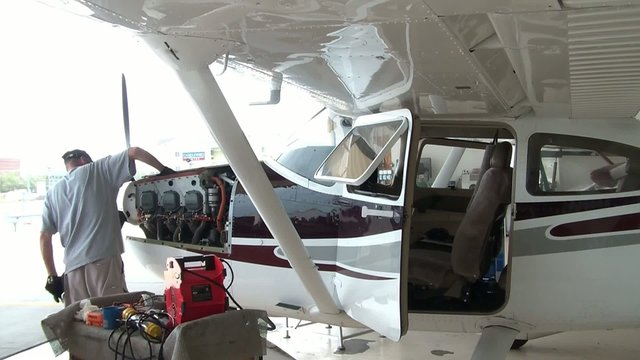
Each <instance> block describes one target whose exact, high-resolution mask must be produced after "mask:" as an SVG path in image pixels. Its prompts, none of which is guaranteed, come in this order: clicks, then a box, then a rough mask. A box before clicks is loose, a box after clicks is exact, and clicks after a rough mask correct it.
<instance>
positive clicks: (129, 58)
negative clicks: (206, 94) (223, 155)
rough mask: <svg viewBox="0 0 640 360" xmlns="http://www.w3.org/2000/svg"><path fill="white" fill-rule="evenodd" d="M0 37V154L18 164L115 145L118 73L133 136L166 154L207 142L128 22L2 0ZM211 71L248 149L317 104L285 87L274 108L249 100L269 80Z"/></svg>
mask: <svg viewBox="0 0 640 360" xmlns="http://www.w3.org/2000/svg"><path fill="white" fill-rule="evenodd" d="M49 2H51V3H55V2H56V1H54V0H49ZM0 44H1V46H2V52H1V54H2V55H1V57H0V124H1V130H0V158H3V157H13V158H15V157H17V158H20V159H21V163H22V168H23V169H22V170H23V173H27V174H32V173H42V172H43V169H46V168H52V169H58V170H64V167H63V164H62V161H61V159H60V156H61V155H62V153H64V152H65V151H67V150H70V149H74V148H81V149H85V150H87V152H89V154H90V155H91V156H92V157H93V158H94V159H97V158H99V157H102V156H106V155H109V154H114V153H117V152H119V151H121V150H123V149H124V148H125V140H124V130H123V122H122V95H121V74H123V73H124V74H125V75H126V78H127V92H128V98H129V115H130V122H131V145H132V146H140V147H143V148H145V149H147V150H149V151H150V152H152V153H153V154H154V155H156V156H157V157H158V158H159V159H160V160H161V161H163V162H169V163H170V162H171V161H173V160H174V159H175V152H176V151H202V150H205V149H207V148H208V147H210V145H213V144H215V143H214V142H213V140H212V138H211V136H210V134H209V131H208V129H207V128H206V126H205V123H204V121H203V119H202V116H201V115H200V113H199V112H198V110H197V108H196V107H195V106H194V104H193V103H192V100H191V98H190V97H189V95H188V94H187V92H186V91H185V89H184V88H183V87H182V84H181V83H180V82H179V80H178V78H177V76H176V75H175V73H174V72H173V70H172V69H171V68H170V67H169V66H168V65H166V64H165V63H163V62H162V61H161V60H160V59H159V58H158V57H156V55H155V54H153V52H152V51H151V50H149V49H148V48H147V47H146V45H145V44H144V43H142V42H141V41H139V40H138V39H137V38H136V37H135V35H134V34H133V33H131V32H129V31H126V30H124V29H119V28H114V27H113V26H112V25H110V24H105V23H101V22H99V21H97V20H94V19H91V18H88V17H83V16H79V15H76V14H73V13H70V12H68V11H65V10H62V9H60V8H56V7H52V6H50V5H48V4H45V3H42V2H38V1H35V0H2V1H0ZM212 68H213V72H214V74H216V73H217V71H218V70H220V69H221V68H220V67H215V68H214V67H212ZM216 79H217V80H218V82H219V85H220V87H221V88H222V90H223V92H225V94H226V95H227V100H228V101H229V103H230V106H231V108H232V110H233V111H234V113H235V115H236V117H237V118H238V120H239V122H240V124H241V126H242V127H243V129H244V130H245V132H246V133H247V136H248V137H249V139H250V141H251V142H252V144H254V149H256V148H262V147H266V148H267V149H269V148H272V147H274V145H273V144H272V143H273V142H274V141H275V142H276V143H277V142H278V141H280V139H284V138H287V137H289V136H291V129H292V128H295V127H292V126H291V124H295V123H300V122H304V121H305V120H307V119H308V118H309V117H311V116H312V115H313V114H314V113H315V112H317V111H318V110H319V109H320V108H321V106H320V105H319V104H317V103H315V102H314V101H313V100H311V99H310V98H309V97H308V96H307V95H306V94H299V93H297V92H295V91H294V90H291V89H289V88H286V87H283V94H282V104H281V105H279V106H278V107H277V108H274V107H270V106H248V105H247V104H249V103H250V102H254V101H261V100H265V99H266V98H268V95H269V85H268V84H269V83H268V82H265V83H261V82H257V81H256V80H255V79H254V78H252V77H251V76H247V74H244V75H238V74H236V73H234V72H233V71H231V70H227V71H226V72H224V74H222V75H220V76H216ZM294 104H295V105H294ZM274 124H277V125H274Z"/></svg>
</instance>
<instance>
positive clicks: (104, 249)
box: [40, 147, 174, 305]
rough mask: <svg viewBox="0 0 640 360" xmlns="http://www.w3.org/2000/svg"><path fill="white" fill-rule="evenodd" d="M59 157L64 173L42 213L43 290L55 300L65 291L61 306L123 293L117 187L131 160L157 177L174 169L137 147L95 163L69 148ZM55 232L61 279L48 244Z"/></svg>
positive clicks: (125, 176) (124, 178)
mask: <svg viewBox="0 0 640 360" xmlns="http://www.w3.org/2000/svg"><path fill="white" fill-rule="evenodd" d="M62 158H63V159H64V163H65V166H66V168H67V172H68V174H67V175H66V176H65V177H64V178H62V180H60V181H59V182H58V183H57V184H56V185H55V186H54V187H53V188H51V189H50V190H49V191H48V192H47V195H46V197H45V201H44V209H43V212H42V230H41V233H40V250H41V252H42V258H43V260H44V264H45V267H46V268H47V273H48V275H49V276H48V278H47V283H46V285H45V289H46V290H47V291H49V292H50V293H51V294H52V295H53V298H54V300H55V301H56V302H59V301H60V299H61V297H62V294H63V292H64V303H65V305H69V304H71V303H74V302H76V301H80V300H82V299H86V298H89V297H96V296H104V295H111V294H118V293H123V292H126V291H127V287H126V283H125V279H124V268H123V263H122V259H121V254H122V253H123V252H124V245H123V242H122V233H121V231H120V219H119V214H118V209H117V205H116V198H117V196H118V191H119V189H120V187H121V186H122V184H124V183H125V182H127V181H129V180H131V178H132V176H133V175H134V174H135V173H136V167H135V161H134V160H139V161H142V162H144V163H146V164H149V165H150V166H152V167H154V168H156V169H157V170H159V171H160V174H161V175H166V174H171V173H174V171H173V170H171V169H170V168H168V167H166V166H164V165H162V163H160V161H158V159H156V158H155V157H154V156H153V155H151V154H149V153H148V152H147V151H145V150H143V149H141V148H138V147H131V148H129V149H127V150H125V151H123V152H121V153H119V154H116V155H112V156H107V157H105V158H102V159H99V160H97V161H95V162H93V161H92V160H91V157H90V156H89V155H88V154H87V153H86V152H85V151H82V150H71V151H68V152H66V153H65V154H64V155H63V156H62ZM57 232H59V233H60V239H61V242H62V246H63V247H64V263H65V267H66V269H65V273H64V275H63V276H62V277H60V276H58V273H57V271H56V267H55V263H54V261H53V248H52V245H51V239H52V236H53V234H55V233H57Z"/></svg>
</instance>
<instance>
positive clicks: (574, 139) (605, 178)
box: [527, 133, 640, 195]
mask: <svg viewBox="0 0 640 360" xmlns="http://www.w3.org/2000/svg"><path fill="white" fill-rule="evenodd" d="M527 162H528V165H527V168H528V171H527V191H529V193H531V194H533V195H564V194H566V195H571V194H591V193H608V192H627V191H635V190H640V171H638V170H640V166H639V165H640V149H638V148H635V147H633V146H630V145H625V144H621V143H617V142H613V141H606V140H602V139H592V138H586V137H580V136H570V135H558V134H544V133H540V134H534V135H532V136H531V138H530V139H529V155H528V161H527Z"/></svg>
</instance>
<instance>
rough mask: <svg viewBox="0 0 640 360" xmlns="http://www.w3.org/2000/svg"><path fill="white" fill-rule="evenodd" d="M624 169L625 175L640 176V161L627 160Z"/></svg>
mask: <svg viewBox="0 0 640 360" xmlns="http://www.w3.org/2000/svg"><path fill="white" fill-rule="evenodd" d="M625 169H626V172H627V174H640V159H628V160H627V166H626V168H625Z"/></svg>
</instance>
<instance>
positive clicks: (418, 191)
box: [125, 118, 640, 333]
mask: <svg viewBox="0 0 640 360" xmlns="http://www.w3.org/2000/svg"><path fill="white" fill-rule="evenodd" d="M486 129H490V131H486V132H484V133H495V132H496V130H495V129H500V131H506V133H509V134H510V136H508V137H503V136H502V135H501V136H500V137H501V138H505V139H507V140H508V141H509V142H510V143H511V144H512V145H513V157H512V161H511V164H512V184H511V199H510V203H509V206H508V208H507V209H506V210H505V211H504V217H503V219H502V220H501V222H502V224H501V227H502V230H501V231H502V235H501V236H500V239H499V245H498V248H499V249H500V250H501V251H500V254H501V255H496V254H493V255H491V259H490V260H491V261H492V262H493V263H494V264H495V261H496V259H497V258H498V256H502V257H503V258H502V259H503V263H504V264H508V271H503V270H504V269H503V268H499V269H497V272H496V271H494V273H493V274H494V276H495V278H490V279H484V280H482V279H481V280H478V282H476V283H475V284H473V285H471V287H470V289H471V290H470V292H471V295H470V296H469V297H467V298H466V299H465V300H464V301H466V303H464V304H461V303H455V304H457V305H453V307H452V306H450V305H447V306H442V305H441V304H442V302H443V301H445V302H446V301H448V300H446V297H442V296H441V294H440V295H435V296H433V294H432V293H431V292H430V291H431V290H429V289H428V287H427V289H426V290H424V289H422V288H419V289H418V288H415V287H414V285H412V284H408V280H407V277H406V270H405V268H404V267H405V266H411V264H408V263H409V262H410V260H409V259H410V254H411V252H412V249H413V248H414V244H416V241H417V240H416V238H419V237H421V236H422V232H424V231H426V230H429V229H430V228H448V229H449V230H450V233H451V235H453V234H455V231H456V229H455V227H456V226H457V224H458V223H459V222H460V220H459V219H460V218H462V217H464V214H465V207H464V205H466V203H465V204H463V205H462V207H459V209H457V210H456V209H449V208H446V209H444V210H443V208H439V207H438V206H436V205H433V203H434V202H433V201H431V200H432V199H433V198H435V197H439V198H442V199H445V200H446V199H449V200H450V199H453V197H458V198H460V197H461V198H463V199H465V200H464V201H465V202H466V201H468V200H469V199H468V198H469V197H470V196H471V192H472V191H471V190H468V189H460V188H456V187H455V186H452V187H451V188H448V187H447V188H444V189H442V188H440V189H435V188H429V187H428V186H427V187H421V186H419V185H420V184H417V182H416V174H417V173H418V170H417V169H418V161H419V160H420V159H422V158H424V157H425V155H429V153H428V152H429V151H428V150H424V151H423V149H425V148H423V147H422V146H424V144H427V145H428V144H429V143H434V142H435V143H438V144H441V143H442V139H443V138H444V139H447V138H449V139H452V140H451V141H454V140H455V141H462V142H460V144H463V142H464V141H467V142H468V143H469V144H472V145H470V148H476V149H478V148H481V146H477V145H474V143H475V144H477V143H476V142H475V141H476V140H478V138H477V136H476V135H477V134H479V133H483V131H484V130H486ZM413 132H414V133H413V136H408V138H409V139H411V140H410V141H407V142H404V143H402V142H400V144H403V145H404V146H405V147H404V149H402V152H401V154H399V155H397V156H396V157H398V158H399V159H400V162H401V163H402V164H404V165H405V166H402V167H401V168H400V169H395V170H394V171H396V175H398V177H397V178H400V181H402V184H401V185H402V189H401V190H399V191H398V192H396V193H395V194H398V195H396V196H389V194H380V193H376V192H375V191H374V190H367V191H364V190H362V189H361V188H357V187H349V186H348V185H344V184H340V183H333V184H322V183H321V182H319V181H317V180H315V179H313V178H306V177H304V176H302V175H300V174H299V173H296V172H294V171H291V170H290V169H288V168H287V167H285V166H282V165H281V164H279V163H278V162H277V161H269V162H267V163H265V164H264V169H265V171H266V173H267V175H268V177H269V179H270V181H271V182H272V185H273V187H274V189H275V192H276V194H278V197H279V198H280V200H281V201H282V203H283V206H284V208H285V210H286V211H287V213H288V215H289V217H290V219H291V221H292V223H293V225H294V227H295V228H296V230H297V232H298V234H299V235H300V238H301V239H302V240H303V243H304V245H305V247H306V249H307V251H308V253H309V256H310V257H311V259H312V260H313V261H314V263H315V264H316V266H317V267H318V270H319V271H320V274H321V277H322V280H323V282H324V284H325V286H326V288H327V289H328V290H329V292H330V294H332V296H333V297H334V299H335V301H336V304H337V306H338V308H340V309H341V310H342V311H343V313H342V314H340V315H332V314H324V313H322V312H319V311H318V310H317V309H316V308H315V304H314V301H313V299H312V298H311V297H310V296H309V295H308V293H307V292H305V291H304V290H303V286H302V283H301V281H300V279H299V278H298V276H297V275H296V273H295V271H293V270H292V269H291V267H290V265H289V263H288V261H287V258H286V256H285V255H284V253H283V252H282V250H281V249H280V247H279V245H278V242H277V241H276V240H275V239H273V237H272V236H271V234H270V232H269V230H268V229H267V227H266V226H265V224H264V223H263V222H262V220H261V217H260V215H259V214H258V213H257V211H256V210H255V207H254V206H253V205H252V203H251V200H250V198H249V196H248V195H247V194H246V193H245V191H244V189H243V188H242V185H241V184H240V183H239V182H236V181H235V180H234V177H233V172H232V171H231V169H230V168H228V167H217V168H211V169H208V170H207V169H200V170H196V171H190V172H187V171H185V172H179V173H177V174H176V175H175V176H170V177H156V178H148V179H143V180H139V181H137V182H136V183H135V188H136V189H133V190H130V191H132V193H135V194H136V199H138V200H137V201H138V203H137V204H136V205H135V208H136V209H138V211H139V213H140V200H139V199H140V195H141V194H142V193H144V192H145V191H147V192H155V193H157V204H158V206H159V207H162V206H161V204H162V200H161V199H163V196H164V195H163V194H164V192H166V191H169V190H172V189H173V190H176V192H177V193H178V194H179V195H178V196H179V197H180V199H181V202H180V204H179V205H177V206H178V207H179V209H176V210H175V211H173V212H165V213H162V214H161V211H166V209H164V210H160V211H158V210H157V209H156V207H152V208H153V210H149V211H148V212H146V213H145V212H144V211H143V213H144V214H143V216H142V217H141V218H140V219H143V218H144V217H145V216H146V217H147V218H149V216H150V215H151V213H152V212H153V213H154V214H157V216H154V217H155V218H156V220H157V219H159V218H161V219H164V220H160V221H167V220H168V219H173V220H171V221H180V219H183V220H184V219H185V217H186V218H187V220H188V218H189V217H190V216H193V214H192V213H189V211H186V210H185V197H184V195H185V194H186V193H187V192H188V191H195V190H198V189H200V188H199V186H200V184H199V183H198V182H197V181H195V182H192V181H191V179H192V178H196V179H203V178H205V177H209V176H211V177H223V178H225V177H226V179H227V184H226V185H227V187H226V190H225V191H227V192H228V198H229V199H228V200H230V201H228V202H227V204H224V205H222V206H223V207H225V208H224V209H223V212H224V214H225V215H224V220H223V221H224V224H225V225H224V229H223V230H222V231H220V232H219V233H218V234H217V235H211V234H210V235H209V238H208V240H207V239H205V240H203V241H201V240H200V239H195V240H193V239H191V238H187V237H183V238H178V237H179V235H175V234H179V233H180V231H177V232H176V228H177V227H176V226H175V225H174V226H173V227H170V228H171V229H172V230H173V231H172V232H171V234H165V235H161V236H160V238H158V237H157V236H156V235H157V234H158V232H157V228H154V227H153V226H152V228H153V229H154V230H155V233H153V232H150V231H149V229H147V231H146V232H147V234H146V235H145V236H144V237H145V238H146V240H142V239H139V238H138V239H136V238H134V239H131V240H130V244H129V245H130V246H131V248H132V249H133V250H134V252H135V255H136V256H137V257H138V259H140V261H141V262H142V263H143V264H145V265H146V266H147V267H148V268H150V269H152V270H154V271H156V272H161V271H163V270H164V263H165V259H166V258H167V257H169V256H180V255H181V254H193V253H199V254H203V253H216V254H217V255H219V256H221V257H224V258H226V259H228V261H230V263H231V266H232V268H233V278H234V281H233V285H232V286H231V288H230V290H231V292H232V294H233V296H234V297H235V298H236V300H238V302H239V303H240V304H241V305H242V306H243V307H250V308H260V309H265V310H267V311H268V312H269V313H270V314H272V315H275V316H288V317H294V318H300V319H306V320H311V321H316V322H324V323H331V324H339V325H346V326H354V325H358V322H359V323H365V326H367V327H371V328H374V329H387V330H388V329H390V328H394V327H395V328H396V330H397V331H401V330H400V328H401V326H400V325H399V324H400V323H401V322H402V321H403V320H402V318H403V317H406V316H408V326H409V328H410V329H413V330H430V331H447V332H478V331H480V330H481V329H482V328H484V327H485V326H487V325H500V324H504V325H505V326H509V327H512V328H516V329H518V330H519V331H520V332H522V333H547V332H558V331H569V330H586V329H602V328H620V327H637V326H638V325H640V315H634V314H636V313H637V311H635V310H636V309H637V308H638V307H640V297H638V296H637V289H638V288H640V280H638V278H637V276H635V274H637V273H638V271H639V270H640V265H638V262H637V261H636V259H637V258H638V257H639V256H640V238H639V236H638V234H640V213H639V212H638V202H639V200H640V188H631V189H625V190H621V189H620V186H619V184H614V185H613V186H609V187H606V188H602V187H600V188H598V187H596V186H595V185H594V186H591V187H590V188H581V187H580V186H582V185H581V182H584V181H587V182H591V180H589V178H588V175H589V174H590V173H591V171H592V170H595V168H596V166H595V165H594V167H593V168H589V169H584V171H578V172H577V173H575V174H571V172H573V171H574V169H573V168H572V166H577V168H578V169H580V168H581V166H582V167H584V166H585V165H584V164H592V163H595V162H600V161H601V159H605V160H606V159H608V157H607V156H609V157H611V156H614V157H613V159H615V156H619V157H627V158H634V157H635V156H637V154H638V153H639V152H640V149H638V145H640V144H638V137H637V136H636V135H635V134H638V133H640V126H639V125H638V124H637V121H632V120H629V121H625V120H619V121H618V120H615V121H609V122H603V121H596V120H573V119H543V118H537V119H535V121H524V119H518V120H512V119H504V120H494V119H492V120H481V119H479V120H469V121H464V122H460V121H451V122H447V121H438V122H434V123H430V122H421V121H419V120H416V121H415V122H414V126H413ZM446 134H450V136H448V137H447V136H446ZM442 135H445V136H442ZM465 136H467V137H468V139H466V140H465V139H463V137H465ZM461 139H462V140H461ZM547 139H551V140H549V141H547V142H545V140H547ZM485 140H486V139H485ZM489 140H491V139H489ZM557 141H560V142H562V141H566V142H567V143H566V144H562V143H560V144H558V143H557ZM539 144H543V145H542V148H541V147H540V145H539ZM401 146H402V145H401ZM542 149H543V150H542ZM557 149H561V150H559V153H560V155H558V153H557V152H555V151H556V150H557ZM603 149H604V150H607V151H609V150H611V152H608V153H607V155H604V154H602V153H600V155H603V156H599V155H598V153H599V152H600V151H602V150H603ZM425 152H427V154H425ZM551 153H553V154H552V155H549V154H551ZM431 154H432V155H435V154H436V153H435V152H432V153H431ZM537 154H542V155H537ZM470 156H471V157H470V158H467V159H466V160H465V161H471V162H472V163H473V162H475V164H476V165H477V166H478V167H479V166H480V160H481V157H478V156H475V155H470ZM474 156H475V158H474ZM545 156H546V157H545ZM541 158H544V159H545V160H544V161H548V160H549V159H555V160H553V161H554V162H555V164H553V167H554V170H553V174H545V172H544V170H540V168H542V167H543V166H542V165H538V164H540V163H542V162H543V160H542V159H541ZM431 161H432V164H434V165H433V168H432V169H431V170H432V171H433V173H434V175H433V177H435V173H437V172H438V171H439V170H441V169H442V168H444V167H445V166H444V165H442V166H441V168H439V167H440V165H438V163H439V161H440V162H442V161H444V160H443V159H440V160H438V159H436V158H435V157H434V158H432V159H431ZM458 161H460V160H459V159H458ZM602 161H604V160H602ZM629 161H631V160H629ZM603 163H604V164H605V165H606V162H603ZM381 166H382V165H381ZM474 167H476V166H474ZM379 169H382V167H380V168H379ZM461 170H464V169H458V173H456V174H455V176H459V175H458V174H460V171H461ZM206 171H209V173H207V172H206ZM540 171H542V174H545V175H546V176H548V178H547V179H545V181H542V180H540V177H541V176H542V175H540ZM203 172H204V173H205V174H206V176H204V177H203V175H202V174H203ZM463 174H464V172H463ZM585 176H586V177H585ZM630 176H632V175H631V174H629V175H627V177H630ZM180 178H182V179H186V180H189V181H188V182H187V181H186V180H185V181H184V182H180ZM397 178H396V179H397ZM585 179H586V180H585ZM386 180H387V179H385V178H384V177H381V176H380V175H378V182H379V184H380V183H382V182H384V181H386ZM548 180H550V181H548ZM169 181H173V184H174V185H172V186H168V185H167V184H168V182H169ZM396 181H398V180H396ZM617 181H621V180H617ZM545 182H551V183H553V184H549V183H547V184H546V185H545ZM178 184H181V185H179V186H178ZM184 184H187V185H184ZM190 184H196V185H190ZM180 186H182V187H180ZM184 186H186V187H184ZM562 186H564V188H562ZM552 187H553V188H552ZM194 189H195V190H194ZM200 190H202V189H200ZM202 192H203V193H202V197H198V199H201V200H200V201H203V202H206V201H207V200H206V199H207V195H206V190H203V191H202ZM218 192H219V189H218V188H216V193H218ZM434 194H435V195H434ZM424 199H430V203H431V204H432V205H427V206H426V209H425V208H422V209H421V206H420V205H417V204H418V203H420V201H421V200H424ZM449 200H447V201H449ZM125 201H126V200H125ZM449 204H453V201H449ZM129 206H133V205H129ZM451 206H453V205H451ZM126 207H127V205H126V204H125V208H126ZM193 207H194V209H195V208H197V207H198V206H193ZM205 208H206V205H205ZM149 209H151V208H149ZM214 209H219V205H215V206H212V209H211V211H209V213H210V214H213V215H211V216H210V218H211V219H210V220H207V221H209V222H206V223H207V224H208V226H211V227H216V226H217V225H216V221H215V218H216V214H217V212H215V211H213V210H214ZM198 211H200V210H198ZM196 212H197V211H196ZM203 216H204V215H203ZM205 217H206V216H204V217H202V218H201V219H204V218H205ZM140 219H138V220H137V221H136V222H139V221H143V220H140ZM187 220H185V223H186V221H187ZM425 224H428V225H425ZM425 226H426V228H425ZM192 227H194V226H192ZM418 229H420V230H418ZM216 231H217V230H213V231H212V233H215V232H216ZM184 233H185V234H188V235H189V236H191V234H192V232H189V231H188V230H185V232H184ZM174 235H175V236H178V237H175V236H174ZM163 236H164V238H162V237H163ZM206 237H207V236H206V235H205V236H204V238H206ZM192 240H193V241H192ZM453 241H454V242H455V237H453ZM177 248H181V249H182V250H177ZM503 263H502V262H501V263H500V264H503ZM500 273H502V274H500ZM500 276H503V277H504V276H506V281H505V279H502V281H501V284H500V286H498V283H497V280H498V278H499V277H500ZM479 284H483V285H479ZM496 286H497V287H496ZM407 287H409V288H410V290H409V291H408V290H407ZM416 289H418V290H416ZM416 291H426V293H425V294H426V295H425V296H426V298H427V299H428V300H427V301H428V304H429V305H424V306H423V305H420V304H421V301H422V299H423V297H421V296H422V295H417V296H416ZM410 293H411V294H410ZM496 294H497V295H496ZM411 297H414V298H411ZM407 298H409V299H408V302H409V305H408V307H405V306H404V304H406V301H407ZM433 299H438V300H437V301H435V302H434V301H433ZM442 299H445V300H442ZM448 304H450V303H448ZM371 314H377V316H378V318H377V319H373V320H372V319H371Z"/></svg>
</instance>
